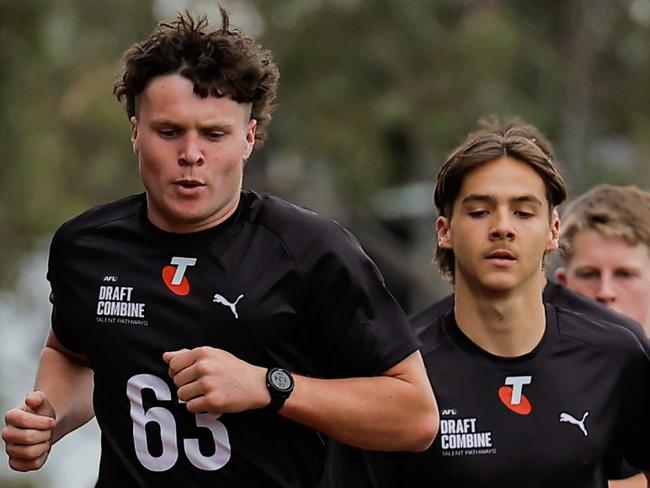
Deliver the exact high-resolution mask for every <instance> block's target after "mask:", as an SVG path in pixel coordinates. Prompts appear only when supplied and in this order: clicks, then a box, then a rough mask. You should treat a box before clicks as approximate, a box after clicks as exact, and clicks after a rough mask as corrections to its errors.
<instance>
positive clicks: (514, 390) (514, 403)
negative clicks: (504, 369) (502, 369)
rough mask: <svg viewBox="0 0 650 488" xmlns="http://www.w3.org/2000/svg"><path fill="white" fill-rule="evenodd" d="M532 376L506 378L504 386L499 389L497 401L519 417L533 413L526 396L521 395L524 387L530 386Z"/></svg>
mask: <svg viewBox="0 0 650 488" xmlns="http://www.w3.org/2000/svg"><path fill="white" fill-rule="evenodd" d="M532 381H533V377H532V376H506V380H505V384H506V386H502V387H501V388H499V392H498V393H499V399H500V400H501V403H503V404H504V405H505V406H506V407H508V409H510V410H511V411H513V412H514V413H516V414H519V415H528V414H530V412H532V411H533V406H532V405H531V403H530V401H529V400H528V398H526V395H524V393H523V389H524V385H530V384H531V383H532Z"/></svg>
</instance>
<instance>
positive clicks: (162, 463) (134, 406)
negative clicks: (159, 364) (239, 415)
mask: <svg viewBox="0 0 650 488" xmlns="http://www.w3.org/2000/svg"><path fill="white" fill-rule="evenodd" d="M146 389H150V390H152V391H153V393H154V395H155V397H156V399H158V400H171V399H172V394H171V391H170V390H169V386H167V383H165V382H164V381H163V380H161V379H160V378H158V377H157V376H154V375H152V374H137V375H135V376H132V377H131V379H129V381H128V382H127V384H126V395H127V397H128V399H129V403H130V404H131V419H132V420H133V443H134V445H135V453H136V455H137V456H138V460H139V461H140V462H141V463H142V465H143V466H144V467H145V468H147V469H148V470H150V471H156V472H160V471H167V470H168V469H171V468H172V467H173V466H174V464H176V461H177V460H178V444H177V442H176V420H175V419H174V416H173V415H172V413H171V412H170V411H169V410H167V409H166V408H164V407H151V408H149V409H148V410H146V411H145V409H144V405H143V401H142V390H146ZM179 401H180V400H179ZM220 416H221V414H220V413H219V414H214V413H197V414H194V417H195V422H196V425H197V427H202V428H205V429H208V430H209V431H210V433H211V434H212V440H213V441H214V446H215V449H214V454H212V455H211V456H204V455H203V454H202V453H201V450H200V449H199V440H198V439H183V448H184V450H185V455H186V456H187V459H189V461H190V462H191V463H192V464H193V465H194V466H196V467H197V468H199V469H202V470H204V471H216V470H217V469H221V468H223V467H224V466H225V465H226V463H227V462H228V461H229V460H230V440H229V439H228V431H227V430H226V427H225V426H224V425H223V423H221V422H219V420H217V419H218V418H219V417H220ZM149 422H155V423H156V424H158V427H159V428H160V437H161V441H162V454H160V456H153V455H152V454H151V452H150V451H149V446H148V445H147V434H146V430H145V428H146V425H147V424H148V423H149Z"/></svg>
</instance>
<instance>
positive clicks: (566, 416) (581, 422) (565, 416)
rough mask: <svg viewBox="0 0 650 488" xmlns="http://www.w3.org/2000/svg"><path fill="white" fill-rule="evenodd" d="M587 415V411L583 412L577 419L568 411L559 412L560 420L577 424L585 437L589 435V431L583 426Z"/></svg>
mask: <svg viewBox="0 0 650 488" xmlns="http://www.w3.org/2000/svg"><path fill="white" fill-rule="evenodd" d="M588 415H589V412H585V413H584V415H583V416H582V419H581V420H578V419H576V418H575V417H574V416H572V415H570V414H568V413H564V412H562V413H561V414H560V422H568V423H570V424H573V425H577V426H578V427H579V428H580V430H581V431H582V433H583V434H584V435H585V437H586V436H588V435H589V433H588V432H587V428H586V427H585V420H586V418H587V416H588Z"/></svg>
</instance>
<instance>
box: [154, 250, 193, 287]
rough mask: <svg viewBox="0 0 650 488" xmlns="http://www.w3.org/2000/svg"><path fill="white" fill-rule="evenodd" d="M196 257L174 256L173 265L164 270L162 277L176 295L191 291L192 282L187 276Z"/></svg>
mask: <svg viewBox="0 0 650 488" xmlns="http://www.w3.org/2000/svg"><path fill="white" fill-rule="evenodd" d="M195 264H196V258H182V257H177V256H174V257H173V258H172V260H171V265H168V266H165V267H164V268H163V270H162V279H163V282H164V283H165V285H167V288H169V289H170V290H171V291H172V292H174V293H175V294H176V295H180V296H185V295H187V294H188V293H189V292H190V282H189V281H188V280H187V278H186V277H185V271H186V270H187V268H188V266H194V265H195Z"/></svg>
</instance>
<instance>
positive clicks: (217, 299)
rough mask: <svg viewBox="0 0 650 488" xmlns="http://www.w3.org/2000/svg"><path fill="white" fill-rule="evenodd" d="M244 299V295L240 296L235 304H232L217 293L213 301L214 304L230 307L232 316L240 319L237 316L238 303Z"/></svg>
mask: <svg viewBox="0 0 650 488" xmlns="http://www.w3.org/2000/svg"><path fill="white" fill-rule="evenodd" d="M242 298H244V295H239V296H238V297H237V300H235V302H234V303H230V302H229V301H228V300H227V299H226V298H224V297H223V296H222V295H219V294H218V293H215V295H214V298H213V299H212V301H213V302H215V303H219V304H220V305H223V306H225V307H228V308H229V309H230V311H231V312H232V314H233V315H234V316H235V318H236V319H238V318H239V315H237V308H236V307H237V302H239V300H241V299H242Z"/></svg>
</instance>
